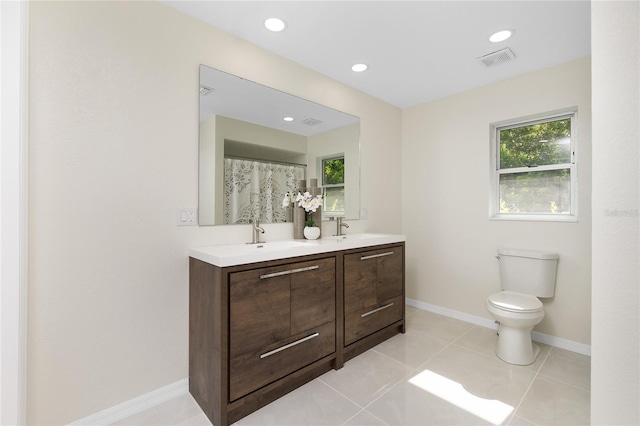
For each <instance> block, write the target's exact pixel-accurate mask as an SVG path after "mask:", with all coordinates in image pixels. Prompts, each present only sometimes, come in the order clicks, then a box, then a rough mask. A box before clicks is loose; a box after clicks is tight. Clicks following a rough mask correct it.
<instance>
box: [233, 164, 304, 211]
mask: <svg viewBox="0 0 640 426" xmlns="http://www.w3.org/2000/svg"><path fill="white" fill-rule="evenodd" d="M302 179H305V167H304V166H299V165H291V164H279V163H268V162H263V161H253V160H243V159H236V158H225V160H224V223H225V224H235V223H251V222H253V219H258V220H259V221H260V222H268V223H275V222H286V221H287V219H288V214H287V208H284V207H282V200H283V199H284V195H285V193H286V192H287V191H294V190H296V184H297V182H298V181H299V180H302ZM289 220H291V219H289Z"/></svg>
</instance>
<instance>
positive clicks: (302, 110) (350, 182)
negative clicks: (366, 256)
mask: <svg viewBox="0 0 640 426" xmlns="http://www.w3.org/2000/svg"><path fill="white" fill-rule="evenodd" d="M199 123H200V145H199V170H198V172H199V173H198V174H199V176H198V179H199V182H198V224H199V225H201V226H202V225H229V224H236V223H238V224H243V223H250V222H251V221H252V220H253V219H259V220H260V222H261V223H273V222H285V221H288V213H287V209H286V208H284V207H283V206H282V201H283V199H284V194H285V193H286V192H287V191H292V190H295V189H297V188H298V183H299V181H300V180H302V179H306V180H307V182H308V181H309V179H317V180H318V186H321V187H322V191H323V195H324V196H323V202H324V204H323V213H322V214H323V218H325V219H326V218H327V217H330V216H342V217H344V218H346V219H358V218H359V214H360V142H359V140H360V119H359V118H358V117H354V116H352V115H349V114H345V113H343V112H340V111H336V110H334V109H331V108H328V107H325V106H323V105H319V104H317V103H314V102H310V101H307V100H305V99H301V98H298V97H296V96H293V95H290V94H288V93H284V92H281V91H278V90H275V89H272V88H270V87H267V86H263V85H261V84H258V83H255V82H252V81H249V80H246V79H243V78H240V77H238V76H235V75H232V74H228V73H225V72H222V71H219V70H216V69H213V68H210V67H207V66H205V65H200V120H199ZM289 220H290V219H289Z"/></svg>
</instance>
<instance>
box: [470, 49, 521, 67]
mask: <svg viewBox="0 0 640 426" xmlns="http://www.w3.org/2000/svg"><path fill="white" fill-rule="evenodd" d="M515 58H516V55H515V54H514V53H513V52H512V51H511V49H509V48H508V47H507V48H505V49H502V50H498V51H497V52H492V53H489V54H486V55H484V56H480V57H479V58H476V60H477V61H479V62H480V63H482V64H483V65H484V66H485V67H487V68H489V67H492V66H495V65H500V64H504V63H505V62H509V61H511V60H513V59H515Z"/></svg>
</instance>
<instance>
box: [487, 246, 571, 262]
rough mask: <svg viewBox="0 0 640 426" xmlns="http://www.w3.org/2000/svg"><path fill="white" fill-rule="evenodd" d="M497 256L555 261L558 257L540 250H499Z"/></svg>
mask: <svg viewBox="0 0 640 426" xmlns="http://www.w3.org/2000/svg"><path fill="white" fill-rule="evenodd" d="M498 255H500V256H515V257H528V258H531V259H545V260H551V259H557V258H558V257H559V256H558V254H557V253H551V252H548V251H541V250H522V249H510V248H500V249H498Z"/></svg>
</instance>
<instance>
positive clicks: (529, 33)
mask: <svg viewBox="0 0 640 426" xmlns="http://www.w3.org/2000/svg"><path fill="white" fill-rule="evenodd" d="M165 3H166V4H169V5H170V6H172V7H175V8H176V9H179V10H181V11H183V12H185V13H187V14H189V15H192V16H195V17H197V18H199V19H201V20H203V21H205V22H208V23H209V24H211V25H213V26H216V27H218V28H220V29H222V30H224V31H227V32H229V33H232V34H234V35H236V36H238V37H241V38H243V39H246V40H248V41H250V42H252V43H254V44H257V45H259V46H261V47H263V48H265V49H267V50H269V51H272V52H274V53H276V54H278V55H281V56H284V57H286V58H288V59H290V60H292V61H294V62H297V63H299V64H301V65H304V66H306V67H308V68H311V69H313V70H316V71H318V72H320V73H322V74H324V75H327V76H329V77H332V78H334V79H336V80H338V81H341V82H343V83H345V84H347V85H349V86H352V87H354V88H357V89H359V90H361V91H363V92H365V93H368V94H370V95H372V96H374V97H376V98H378V99H381V100H383V101H386V102H388V103H391V104H393V105H396V106H398V107H401V108H405V107H408V106H412V105H416V104H419V103H423V102H427V101H430V100H433V99H437V98H441V97H444V96H448V95H451V94H453V93H457V92H462V91H465V90H469V89H472V88H474V87H479V86H483V85H486V84H489V83H492V82H496V81H499V80H504V79H507V78H510V77H514V76H517V75H520V74H524V73H527V72H531V71H534V70H538V69H542V68H545V67H549V66H552V65H555V64H559V63H562V62H566V61H570V60H572V59H577V58H580V57H583V56H587V55H589V54H590V52H591V31H590V20H591V17H590V14H591V9H590V3H589V1H588V0H572V1H559V0H556V1H540V0H534V1H519V0H510V1H506V0H503V1H455V0H453V1H452V0H449V1H366V0H351V1H202V0H200V1H190V0H180V1H173V0H168V1H165ZM273 16H275V17H280V18H283V19H284V20H285V21H286V22H287V24H288V27H287V30H286V31H284V32H281V33H272V32H270V31H268V30H266V29H265V27H264V25H263V22H264V20H265V19H266V18H267V17H273ZM506 28H508V29H511V30H514V31H515V34H514V36H513V37H511V38H510V39H509V40H507V41H504V42H501V43H491V42H489V40H488V38H489V36H490V35H491V34H492V33H493V32H495V31H497V30H501V29H506ZM505 47H509V48H510V49H511V50H512V51H513V52H514V53H515V55H516V58H515V59H514V60H512V61H510V62H506V63H503V64H500V65H497V66H494V67H490V68H486V67H484V66H483V65H481V64H480V63H479V62H478V61H477V60H476V58H479V57H481V56H483V55H486V54H488V53H491V52H494V51H497V50H500V49H503V48H505ZM357 62H364V63H366V64H368V65H369V69H368V70H367V71H365V72H363V73H354V72H353V71H351V65H353V64H354V63H357Z"/></svg>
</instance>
